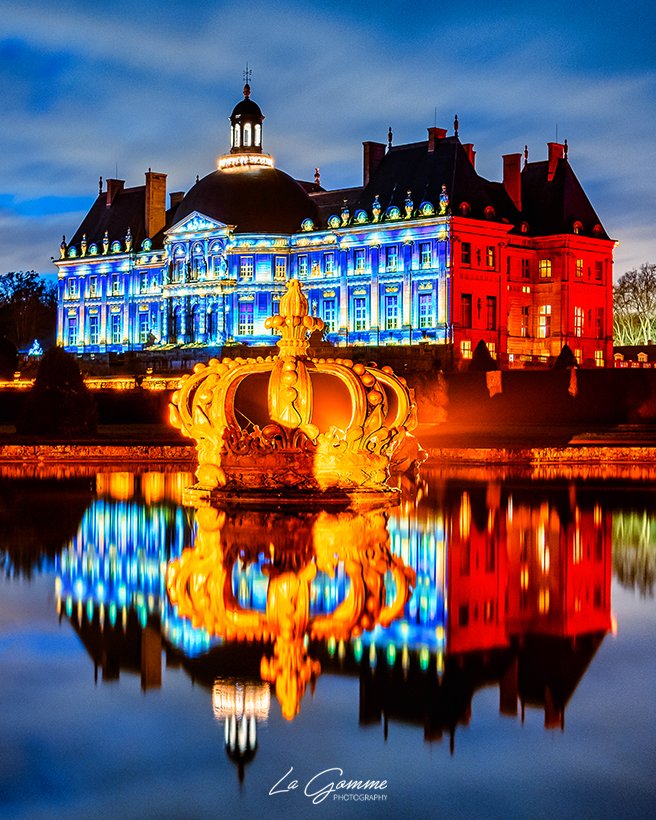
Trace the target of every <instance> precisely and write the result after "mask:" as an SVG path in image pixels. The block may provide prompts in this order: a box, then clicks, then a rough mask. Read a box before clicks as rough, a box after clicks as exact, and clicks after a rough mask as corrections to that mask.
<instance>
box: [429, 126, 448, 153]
mask: <svg viewBox="0 0 656 820" xmlns="http://www.w3.org/2000/svg"><path fill="white" fill-rule="evenodd" d="M445 137H446V128H429V129H428V153H429V154H431V153H432V152H433V151H434V150H435V146H436V145H437V141H438V140H443V139H444V138H445Z"/></svg>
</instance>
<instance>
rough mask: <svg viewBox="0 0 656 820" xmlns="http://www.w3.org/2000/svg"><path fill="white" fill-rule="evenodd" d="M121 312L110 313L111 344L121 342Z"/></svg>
mask: <svg viewBox="0 0 656 820" xmlns="http://www.w3.org/2000/svg"><path fill="white" fill-rule="evenodd" d="M121 325H122V322H121V314H120V313H112V323H111V328H112V344H113V345H120V344H121Z"/></svg>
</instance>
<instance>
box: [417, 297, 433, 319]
mask: <svg viewBox="0 0 656 820" xmlns="http://www.w3.org/2000/svg"><path fill="white" fill-rule="evenodd" d="M432 325H433V294H432V293H420V294H419V327H432Z"/></svg>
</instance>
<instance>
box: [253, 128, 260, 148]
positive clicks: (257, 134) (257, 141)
mask: <svg viewBox="0 0 656 820" xmlns="http://www.w3.org/2000/svg"><path fill="white" fill-rule="evenodd" d="M254 131H255V139H254V141H253V142H254V145H255V146H256V147H257V148H259V147H260V144H261V143H262V126H261V125H260V123H259V122H256V123H255V127H254Z"/></svg>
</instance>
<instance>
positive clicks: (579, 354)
mask: <svg viewBox="0 0 656 820" xmlns="http://www.w3.org/2000/svg"><path fill="white" fill-rule="evenodd" d="M574 358H575V359H576V361H577V362H580V361H581V359H582V358H583V351H582V350H581V348H580V347H575V348H574Z"/></svg>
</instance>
